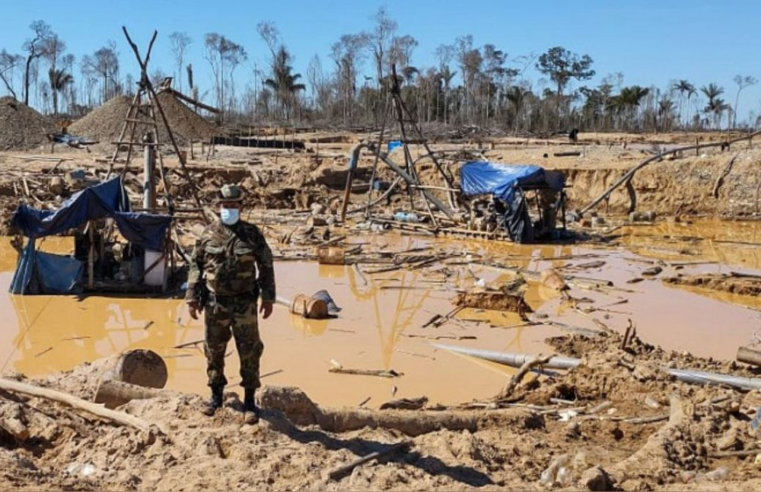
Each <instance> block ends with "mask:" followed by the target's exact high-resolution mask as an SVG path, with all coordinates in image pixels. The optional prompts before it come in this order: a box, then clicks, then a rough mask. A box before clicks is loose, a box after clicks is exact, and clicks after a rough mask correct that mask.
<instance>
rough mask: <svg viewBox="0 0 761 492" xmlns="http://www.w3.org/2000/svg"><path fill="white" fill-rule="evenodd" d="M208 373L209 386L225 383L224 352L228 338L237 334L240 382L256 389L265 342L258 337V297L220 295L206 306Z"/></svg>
mask: <svg viewBox="0 0 761 492" xmlns="http://www.w3.org/2000/svg"><path fill="white" fill-rule="evenodd" d="M204 312H205V314H204V320H205V325H206V328H205V343H204V353H205V354H206V374H207V376H208V378H209V386H217V385H220V386H224V385H226V384H227V378H225V352H226V351H227V342H229V341H230V338H231V337H235V346H236V348H237V349H238V357H239V359H240V376H241V378H242V381H241V383H240V385H241V386H242V387H243V388H248V389H256V388H258V387H259V386H260V383H259V359H260V358H261V357H262V352H263V351H264V344H263V343H262V340H261V338H260V337H259V323H258V320H257V313H256V297H254V298H253V299H252V296H250V295H247V296H238V297H225V298H217V299H216V301H215V302H213V303H211V304H210V305H207V306H206V309H205V310H204Z"/></svg>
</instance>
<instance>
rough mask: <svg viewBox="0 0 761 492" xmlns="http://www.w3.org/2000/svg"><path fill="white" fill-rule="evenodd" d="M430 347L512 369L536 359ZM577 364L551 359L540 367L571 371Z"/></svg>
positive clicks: (514, 354)
mask: <svg viewBox="0 0 761 492" xmlns="http://www.w3.org/2000/svg"><path fill="white" fill-rule="evenodd" d="M431 345H432V346H434V347H436V348H438V349H443V350H448V351H449V352H455V353H458V354H462V355H469V356H471V357H477V358H479V359H484V360H488V361H491V362H496V363H497V364H504V365H506V366H512V367H520V366H522V365H523V364H525V363H526V362H528V361H530V360H534V359H536V356H533V355H531V354H519V353H513V352H496V351H494V350H483V349H473V348H467V347H457V346H455V345H445V344H441V343H432V344H431ZM579 364H581V359H574V358H572V357H553V358H551V359H550V360H549V361H548V362H547V363H546V364H542V366H543V367H546V368H548V369H573V368H574V367H577V366H578V365H579Z"/></svg>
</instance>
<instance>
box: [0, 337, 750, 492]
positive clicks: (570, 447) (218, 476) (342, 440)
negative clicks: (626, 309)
mask: <svg viewBox="0 0 761 492" xmlns="http://www.w3.org/2000/svg"><path fill="white" fill-rule="evenodd" d="M548 343H549V344H550V345H551V346H552V347H553V348H554V350H555V351H556V352H557V353H559V354H563V355H568V356H575V357H583V359H582V360H583V362H582V365H581V366H579V367H578V368H577V369H573V370H571V371H570V372H568V373H567V374H565V375H562V374H558V375H555V376H554V377H550V378H546V377H538V376H537V375H530V376H528V377H527V378H526V379H525V380H524V381H523V382H522V383H521V384H519V385H518V386H517V387H516V388H515V390H514V391H513V392H512V393H511V394H510V395H509V398H506V399H500V400H494V399H487V400H481V401H473V402H468V403H464V404H462V405H450V406H447V407H441V406H439V407H436V408H435V409H431V410H426V409H424V410H407V411H402V410H383V411H368V410H362V411H358V410H357V409H356V407H354V409H352V408H346V407H345V408H333V409H329V408H325V407H323V408H322V409H318V407H316V406H315V404H314V403H312V402H310V401H309V400H308V399H305V398H306V397H305V396H303V394H302V395H301V396H297V397H296V398H294V395H299V394H300V393H298V391H297V390H284V389H277V388H274V387H272V388H267V387H265V388H264V389H262V390H261V395H260V402H261V404H262V405H263V407H264V408H265V410H264V414H263V415H264V418H263V420H262V422H261V423H260V425H258V426H246V425H244V424H243V423H242V413H241V403H240V400H239V399H238V398H237V396H236V395H235V394H234V393H229V394H228V395H227V397H226V403H225V408H224V409H223V410H221V411H220V412H218V413H217V415H215V416H214V417H212V418H208V417H205V416H203V415H202V414H201V413H200V409H201V407H202V400H201V398H200V397H199V396H196V395H186V394H177V393H173V392H166V394H165V395H164V396H159V397H156V398H152V399H148V400H135V401H132V402H130V403H128V404H126V405H124V406H122V407H119V410H120V411H124V412H127V413H129V414H131V415H134V416H136V417H139V418H141V419H143V420H145V421H148V422H150V423H151V424H152V425H153V427H152V429H151V430H150V431H139V430H135V429H131V428H125V427H117V426H115V425H114V424H111V423H108V422H105V421H101V420H99V419H97V418H94V417H93V416H91V415H88V414H83V413H81V412H79V411H77V410H74V409H72V408H67V407H63V406H61V405H59V404H51V403H49V402H46V401H44V400H41V399H39V398H29V397H24V396H19V395H16V394H13V393H9V392H4V393H3V394H2V395H0V416H1V417H2V419H1V420H0V423H2V425H0V461H1V462H2V464H3V466H2V468H0V470H1V471H0V486H2V487H3V488H35V489H59V488H75V489H80V488H86V489H95V488H98V489H103V490H125V489H126V490H155V489H162V490H180V489H182V490H185V489H187V488H189V487H190V488H193V489H214V490H217V489H220V488H224V489H230V490H250V489H252V488H256V489H262V490H292V489H295V488H308V489H324V490H338V489H346V488H361V489H375V490H420V489H436V490H451V489H469V488H484V489H485V490H496V489H504V488H506V487H507V488H520V489H526V488H531V489H535V488H536V489H547V488H566V487H568V488H573V489H590V490H601V489H604V488H610V487H615V488H618V489H623V490H641V489H652V488H658V489H674V490H681V489H684V488H685V487H689V488H691V489H695V490H702V489H705V490H711V489H713V488H714V487H716V486H719V485H720V486H721V487H722V488H724V489H732V490H739V489H747V490H751V489H752V488H753V487H755V486H757V485H758V484H759V483H761V471H759V469H758V467H756V466H753V465H752V462H753V460H754V459H755V455H756V452H754V451H753V449H754V446H756V444H755V442H756V439H755V437H754V436H753V435H752V433H751V432H750V430H749V429H750V428H749V419H750V417H751V416H752V415H754V414H755V412H756V410H757V408H758V406H759V404H761V397H760V396H759V394H758V392H755V391H753V392H750V393H741V392H736V391H733V390H728V389H725V388H720V387H711V386H705V387H704V386H699V385H698V386H695V385H688V384H686V383H680V382H676V381H674V380H672V379H671V378H670V377H668V376H666V375H665V374H664V373H662V372H659V371H658V370H657V367H659V366H660V365H662V364H668V365H669V366H671V367H690V368H701V369H703V370H711V371H723V372H729V373H732V374H735V375H743V376H751V377H754V376H755V374H754V373H753V372H752V371H750V370H748V369H744V368H741V367H739V366H737V365H735V364H734V363H720V362H716V361H711V360H709V359H701V358H697V357H694V356H691V355H689V354H686V353H678V352H670V351H664V350H661V349H659V348H657V347H654V346H652V345H649V344H647V343H645V342H644V341H642V340H640V339H639V338H637V337H634V338H632V339H630V340H629V342H628V343H627V344H626V346H625V347H624V348H623V349H622V348H621V346H622V339H621V337H620V336H618V335H613V336H610V337H607V338H604V339H598V340H596V341H595V340H592V339H587V338H584V337H578V336H571V337H555V338H552V339H550V340H548ZM91 372H92V370H91V366H89V365H83V366H80V367H77V368H75V369H74V370H73V371H71V372H67V373H60V374H53V375H50V376H48V377H46V378H41V379H35V380H25V379H24V378H23V377H22V376H20V375H16V376H14V375H12V374H11V375H9V374H7V373H6V375H5V376H6V377H8V376H10V377H13V378H15V379H21V380H24V381H26V382H28V383H32V384H35V385H38V386H43V387H48V388H54V389H57V390H61V391H66V392H69V393H71V394H74V395H78V396H81V397H88V396H89V395H88V391H89V388H90V386H91V385H89V384H88V377H90V376H91V374H90V373H91ZM88 375H89V376H88ZM294 391H296V393H294ZM289 395H291V396H289ZM284 398H285V399H284ZM309 412H311V413H309ZM314 412H319V413H320V414H322V415H333V416H334V417H333V418H332V419H331V420H329V421H322V420H320V419H317V421H316V422H314V421H311V422H310V421H309V420H305V419H304V418H303V417H304V416H305V415H307V413H309V414H310V415H314ZM339 415H343V417H340V418H339V417H337V416H339ZM373 415H374V416H373ZM490 415H491V417H490ZM351 416H354V417H351ZM357 416H360V417H357ZM357 418H361V419H364V421H369V420H373V421H374V422H376V424H375V425H374V426H373V428H371V427H363V426H360V428H359V429H357V428H356V426H353V424H351V422H353V420H352V419H355V420H356V419H357ZM448 418H449V419H457V420H453V422H466V421H472V422H480V423H479V424H473V425H472V426H466V427H465V429H467V430H457V427H454V428H453V430H443V429H441V427H440V426H434V427H430V426H428V427H426V425H425V422H426V421H427V420H429V419H438V420H440V421H443V420H445V419H448ZM10 421H12V422H14V425H15V427H11V429H16V430H18V429H19V428H20V427H21V428H23V430H24V432H15V431H14V432H15V434H11V433H10V432H9V430H8V429H9V427H8V425H9V422H10ZM400 421H406V422H408V424H406V426H405V427H398V426H396V428H397V430H393V429H390V428H384V427H383V424H382V422H400ZM378 422H380V423H381V424H378ZM415 422H418V423H419V425H418V424H415ZM339 423H340V425H337V424H339ZM444 427H446V425H445V426H444ZM328 428H329V429H331V430H328ZM342 428H343V429H345V430H344V431H341V430H340V429H342ZM405 440H406V441H409V447H408V449H407V450H406V451H399V452H397V453H394V454H391V455H389V456H387V457H385V458H383V459H381V460H378V461H373V462H370V463H369V464H366V465H363V466H359V467H357V468H354V469H353V471H350V473H349V474H348V475H347V476H346V477H345V478H339V479H331V478H330V477H329V476H328V474H329V472H330V471H332V470H334V469H337V468H338V467H341V466H343V465H346V464H347V463H349V462H351V461H353V460H355V459H356V458H357V457H359V456H364V455H367V454H369V453H371V452H380V451H383V450H385V449H387V448H388V447H389V446H392V445H394V444H395V443H399V442H401V441H405ZM741 451H746V452H744V453H743V452H741ZM733 452H734V453H733ZM757 453H761V450H759V451H757ZM553 462H558V463H560V465H559V466H560V467H562V468H564V471H563V472H562V473H561V474H560V475H556V474H555V473H544V475H546V476H551V478H550V479H549V482H548V481H546V480H545V481H543V479H542V476H543V472H545V470H547V469H548V467H550V465H551V464H552V463H553ZM722 467H726V470H727V471H726V472H723V471H722V473H720V474H719V475H720V478H718V479H715V480H710V479H708V478H705V477H712V476H714V475H717V474H716V473H714V474H713V475H707V473H708V472H710V471H711V470H722V469H723V468H722ZM556 471H557V470H556ZM560 476H562V478H559V477H560ZM552 482H557V483H555V485H551V483H552Z"/></svg>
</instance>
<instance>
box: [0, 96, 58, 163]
mask: <svg viewBox="0 0 761 492" xmlns="http://www.w3.org/2000/svg"><path fill="white" fill-rule="evenodd" d="M55 131H56V127H55V124H54V123H53V122H52V121H50V120H49V119H47V118H46V117H44V116H43V115H41V114H40V113H38V112H37V111H35V110H34V109H32V108H30V107H29V106H27V105H26V104H24V103H21V102H19V101H17V100H16V99H14V98H12V97H10V96H7V97H2V98H0V150H20V149H30V148H32V147H36V146H38V145H40V144H42V143H44V142H46V141H47V138H46V137H45V135H46V134H48V133H53V132H55Z"/></svg>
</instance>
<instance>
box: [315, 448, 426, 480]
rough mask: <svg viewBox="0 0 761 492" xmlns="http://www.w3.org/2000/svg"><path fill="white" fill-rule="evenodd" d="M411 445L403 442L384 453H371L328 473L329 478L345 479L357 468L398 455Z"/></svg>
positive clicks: (385, 450)
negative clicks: (385, 457) (384, 457)
mask: <svg viewBox="0 0 761 492" xmlns="http://www.w3.org/2000/svg"><path fill="white" fill-rule="evenodd" d="M411 444H412V441H402V442H399V443H396V444H394V445H393V446H389V447H388V448H386V449H384V450H383V451H376V452H374V453H370V454H368V455H365V456H363V457H361V458H358V459H356V460H354V461H352V462H351V463H349V464H348V465H344V466H341V467H338V468H336V469H335V470H332V471H331V472H330V473H328V477H330V479H331V480H338V479H340V478H341V477H344V476H346V475H348V474H349V473H351V472H352V471H353V470H354V469H355V468H356V467H358V466H360V465H363V464H365V463H368V462H370V461H372V460H375V459H378V458H382V457H383V456H388V455H390V454H393V453H396V452H397V451H401V450H402V449H405V448H407V447H409V446H410V445H411Z"/></svg>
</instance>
